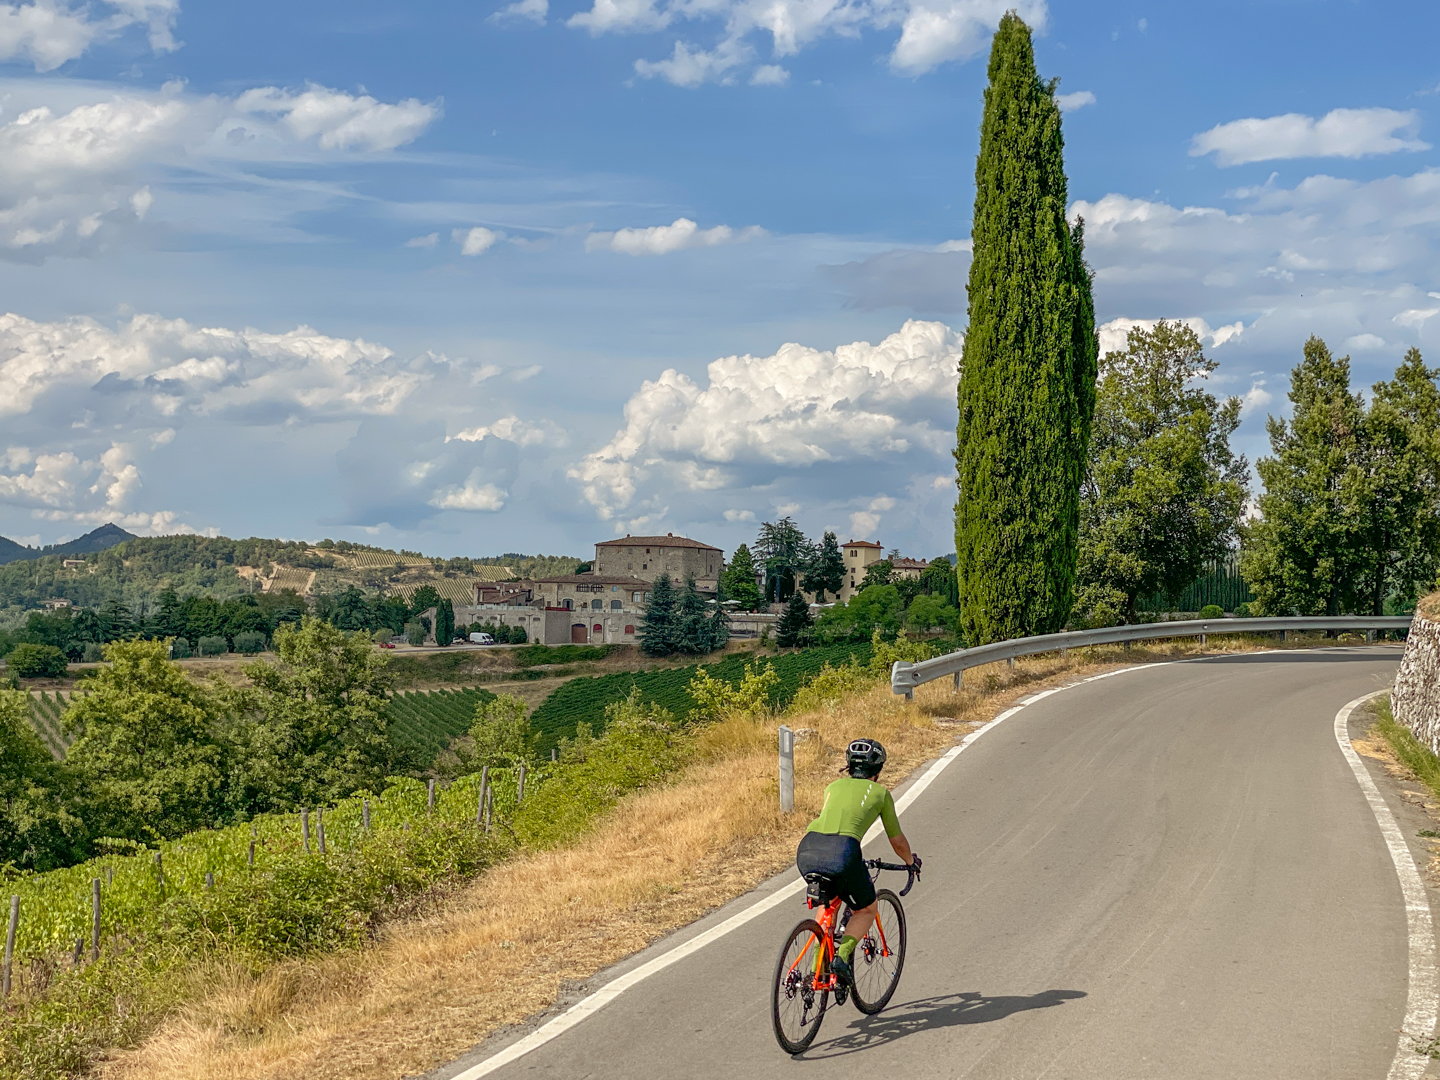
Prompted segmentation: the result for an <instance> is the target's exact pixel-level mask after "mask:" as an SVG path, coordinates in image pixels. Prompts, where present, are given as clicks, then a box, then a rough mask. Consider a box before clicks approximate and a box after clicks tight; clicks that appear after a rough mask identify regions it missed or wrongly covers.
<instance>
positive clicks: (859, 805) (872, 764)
mask: <svg viewBox="0 0 1440 1080" xmlns="http://www.w3.org/2000/svg"><path fill="white" fill-rule="evenodd" d="M884 767H885V748H884V747H883V746H881V745H880V744H879V743H878V742H876V741H875V740H874V739H856V740H855V741H854V742H852V743H851V744H850V745H849V746H848V747H847V748H846V750H845V769H846V771H847V772H848V773H849V774H850V775H849V776H847V777H843V778H841V779H839V780H836V781H835V782H834V783H833V784H831V785H830V786H829V787H827V788H826V789H825V805H824V806H823V807H822V808H821V810H820V816H819V817H818V818H816V819H815V820H814V821H812V822H811V823H810V827H809V829H808V830H806V833H805V836H804V838H803V839H802V840H801V841H800V847H799V848H798V849H797V850H796V852H795V865H796V867H797V868H798V869H799V870H800V874H801V876H805V875H807V874H825V875H826V876H828V877H830V878H832V879H833V880H834V882H835V886H836V891H837V892H838V893H839V895H840V897H841V898H842V899H843V900H844V901H845V902H846V903H847V904H849V905H850V911H851V915H850V921H849V922H847V923H846V924H845V936H844V937H843V938H842V939H841V940H840V946H839V948H837V949H836V950H835V963H834V965H833V970H834V972H835V974H836V975H837V976H838V977H839V979H840V981H841V984H842V985H844V986H847V987H848V986H849V985H851V983H852V981H853V974H854V973H853V972H852V970H851V964H850V962H851V959H852V958H853V957H854V955H855V947H856V946H857V945H858V944H859V943H860V939H861V938H863V937H864V936H865V934H866V933H867V932H868V931H869V929H870V927H871V925H872V924H873V923H874V922H875V886H874V884H873V883H872V882H871V881H870V874H869V873H868V872H867V871H866V869H865V861H864V856H863V855H861V853H860V841H861V839H862V838H863V837H864V836H865V830H867V829H868V828H870V826H871V825H873V824H874V823H875V819H876V818H877V817H878V818H879V819H880V820H881V821H882V822H883V823H884V825H885V835H886V836H888V837H889V838H890V846H891V847H893V848H894V849H895V854H896V855H898V856H900V858H901V860H902V861H903V862H905V863H906V864H907V865H910V866H913V867H914V868H915V869H916V870H917V871H918V870H919V869H920V857H919V856H918V855H916V854H915V853H914V852H912V851H911V850H910V842H909V841H908V840H906V839H905V834H904V833H902V832H901V831H900V822H899V820H898V819H897V818H896V817H895V800H894V799H893V798H892V797H891V795H890V791H889V789H887V788H886V787H885V786H884V785H883V784H879V783H877V782H876V778H877V777H878V776H879V775H880V770H881V769H882V768H884Z"/></svg>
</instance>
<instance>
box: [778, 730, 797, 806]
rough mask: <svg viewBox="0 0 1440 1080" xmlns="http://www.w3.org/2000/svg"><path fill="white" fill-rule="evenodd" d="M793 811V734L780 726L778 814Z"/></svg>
mask: <svg viewBox="0 0 1440 1080" xmlns="http://www.w3.org/2000/svg"><path fill="white" fill-rule="evenodd" d="M794 809H795V732H793V731H791V730H790V729H789V728H788V727H786V726H785V725H784V724H781V725H780V812H781V813H782V814H788V813H790V812H791V811H792V810H794Z"/></svg>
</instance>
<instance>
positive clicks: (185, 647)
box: [170, 637, 195, 660]
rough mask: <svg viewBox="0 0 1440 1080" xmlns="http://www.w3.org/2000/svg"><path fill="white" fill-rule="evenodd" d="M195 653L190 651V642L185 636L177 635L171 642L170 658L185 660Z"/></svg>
mask: <svg viewBox="0 0 1440 1080" xmlns="http://www.w3.org/2000/svg"><path fill="white" fill-rule="evenodd" d="M194 655H195V654H194V653H193V652H191V651H190V642H188V641H186V640H185V639H184V638H183V637H177V638H176V639H175V640H174V641H172V642H171V643H170V659H172V660H184V659H185V658H187V657H190V656H194Z"/></svg>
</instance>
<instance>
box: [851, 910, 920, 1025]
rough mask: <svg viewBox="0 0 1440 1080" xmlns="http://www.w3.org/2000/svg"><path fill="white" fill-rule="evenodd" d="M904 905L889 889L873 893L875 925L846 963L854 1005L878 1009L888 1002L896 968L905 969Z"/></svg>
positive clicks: (897, 975) (897, 972) (866, 1009)
mask: <svg viewBox="0 0 1440 1080" xmlns="http://www.w3.org/2000/svg"><path fill="white" fill-rule="evenodd" d="M905 937H906V934H905V909H904V908H903V907H901V906H900V898H899V897H898V896H896V895H895V894H894V893H893V892H891V891H890V890H889V889H881V890H880V891H879V892H878V893H876V894H875V925H874V926H872V927H871V928H870V931H869V933H867V934H866V935H865V937H864V938H863V939H861V941H860V943H859V944H858V945H856V946H855V956H854V957H853V958H852V959H851V961H850V966H851V968H852V969H853V970H854V972H855V991H854V997H855V1007H856V1008H857V1009H859V1010H860V1011H861V1012H862V1013H867V1014H874V1013H878V1012H879V1011H880V1010H881V1009H883V1008H885V1006H886V1005H888V1004H890V998H891V996H892V995H893V994H894V993H895V987H897V986H899V985H900V972H901V971H903V970H904V969H905Z"/></svg>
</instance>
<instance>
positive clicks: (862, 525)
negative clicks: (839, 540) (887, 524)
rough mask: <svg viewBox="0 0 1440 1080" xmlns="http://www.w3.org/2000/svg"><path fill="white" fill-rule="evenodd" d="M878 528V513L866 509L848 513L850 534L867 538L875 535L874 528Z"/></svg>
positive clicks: (863, 538)
mask: <svg viewBox="0 0 1440 1080" xmlns="http://www.w3.org/2000/svg"><path fill="white" fill-rule="evenodd" d="M878 528H880V515H879V514H872V513H870V512H869V511H867V510H857V511H855V513H853V514H851V515H850V535H851V538H852V539H853V538H854V537H857V536H858V537H859V538H860V539H862V540H868V539H870V537H872V536H874V535H875V530H877V529H878Z"/></svg>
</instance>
